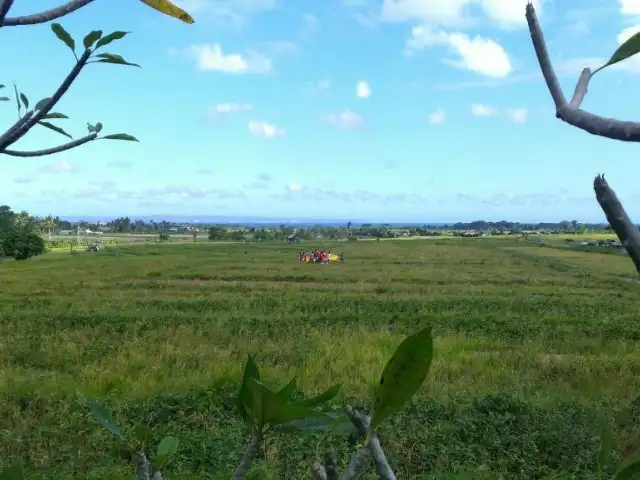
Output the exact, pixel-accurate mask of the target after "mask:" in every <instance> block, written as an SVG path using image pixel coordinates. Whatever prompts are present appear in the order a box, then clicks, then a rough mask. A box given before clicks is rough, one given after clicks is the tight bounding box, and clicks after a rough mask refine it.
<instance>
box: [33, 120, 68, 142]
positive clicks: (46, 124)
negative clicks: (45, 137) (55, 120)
mask: <svg viewBox="0 0 640 480" xmlns="http://www.w3.org/2000/svg"><path fill="white" fill-rule="evenodd" d="M38 125H41V126H43V127H45V128H48V129H49V130H53V131H54V132H56V133H59V134H60V135H64V136H65V137H69V138H73V137H72V136H71V135H69V134H68V133H67V132H65V131H64V130H63V129H62V128H60V127H58V126H57V125H54V124H52V123H49V122H42V121H40V122H38Z"/></svg>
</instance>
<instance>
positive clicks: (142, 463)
mask: <svg viewBox="0 0 640 480" xmlns="http://www.w3.org/2000/svg"><path fill="white" fill-rule="evenodd" d="M134 460H135V463H136V469H137V471H138V480H149V478H150V477H149V460H147V456H146V455H145V454H144V450H138V451H137V452H136V453H135V455H134Z"/></svg>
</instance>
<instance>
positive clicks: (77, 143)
mask: <svg viewBox="0 0 640 480" xmlns="http://www.w3.org/2000/svg"><path fill="white" fill-rule="evenodd" d="M96 138H98V134H97V133H91V134H89V135H87V136H85V137H82V138H78V139H77V140H74V141H72V142H68V143H65V144H62V145H58V146H57V147H52V148H45V149H43V150H34V151H32V152H23V151H20V150H4V151H3V152H0V154H4V155H9V156H11V157H43V156H45V155H52V154H54V153H60V152H64V151H65V150H71V149H72V148H76V147H79V146H80V145H84V144H85V143H89V142H91V141H92V140H95V139H96Z"/></svg>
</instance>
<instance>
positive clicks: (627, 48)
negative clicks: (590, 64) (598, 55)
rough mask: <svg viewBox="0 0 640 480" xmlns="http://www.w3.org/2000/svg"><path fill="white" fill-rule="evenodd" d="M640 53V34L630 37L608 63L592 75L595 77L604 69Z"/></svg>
mask: <svg viewBox="0 0 640 480" xmlns="http://www.w3.org/2000/svg"><path fill="white" fill-rule="evenodd" d="M638 52H640V32H638V33H636V34H635V35H633V36H632V37H630V38H629V39H628V40H627V41H626V42H624V43H623V44H622V45H620V46H619V47H618V48H617V50H616V51H615V52H613V55H611V58H610V59H609V61H608V62H607V63H605V64H604V65H602V66H601V67H600V68H597V69H596V70H594V72H593V73H592V75H595V74H596V73H597V72H599V71H600V70H602V69H603V68H606V67H609V66H611V65H614V64H616V63H618V62H621V61H623V60H626V59H627V58H629V57H633V56H634V55H635V54H636V53H638Z"/></svg>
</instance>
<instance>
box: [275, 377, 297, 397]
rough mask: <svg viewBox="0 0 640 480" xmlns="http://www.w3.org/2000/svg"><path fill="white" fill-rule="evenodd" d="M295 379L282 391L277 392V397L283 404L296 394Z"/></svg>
mask: <svg viewBox="0 0 640 480" xmlns="http://www.w3.org/2000/svg"><path fill="white" fill-rule="evenodd" d="M296 387H297V385H296V379H295V378H293V379H292V380H291V381H290V382H289V383H288V384H287V385H286V386H285V387H284V388H283V389H282V390H280V391H279V392H278V396H279V397H280V399H281V400H282V401H283V402H288V401H289V400H291V397H292V396H293V394H294V393H295V392H296Z"/></svg>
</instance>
